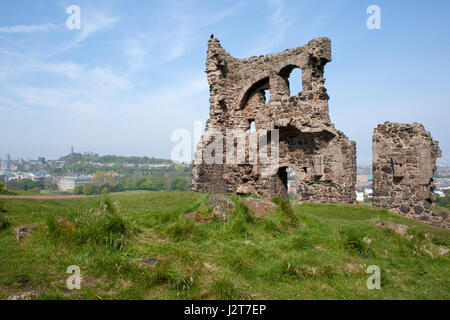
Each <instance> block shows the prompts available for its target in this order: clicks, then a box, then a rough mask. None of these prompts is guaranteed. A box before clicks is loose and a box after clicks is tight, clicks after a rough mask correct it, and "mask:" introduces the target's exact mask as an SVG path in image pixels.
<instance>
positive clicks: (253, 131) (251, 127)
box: [250, 120, 256, 133]
mask: <svg viewBox="0 0 450 320" xmlns="http://www.w3.org/2000/svg"><path fill="white" fill-rule="evenodd" d="M255 132H256V125H255V121H253V120H251V121H250V133H255Z"/></svg>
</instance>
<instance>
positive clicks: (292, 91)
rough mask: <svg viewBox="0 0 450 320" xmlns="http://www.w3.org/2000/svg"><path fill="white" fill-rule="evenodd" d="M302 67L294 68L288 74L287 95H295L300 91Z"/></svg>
mask: <svg viewBox="0 0 450 320" xmlns="http://www.w3.org/2000/svg"><path fill="white" fill-rule="evenodd" d="M302 81H303V80H302V69H300V68H294V69H293V70H292V71H291V74H290V75H289V79H288V83H289V95H290V96H296V95H298V94H299V93H300V92H302Z"/></svg>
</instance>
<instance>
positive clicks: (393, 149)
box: [372, 122, 448, 228]
mask: <svg viewBox="0 0 450 320" xmlns="http://www.w3.org/2000/svg"><path fill="white" fill-rule="evenodd" d="M372 154H373V183H374V185H373V204H374V206H376V207H380V208H385V209H388V210H390V211H393V212H397V213H399V214H401V215H404V216H407V217H409V218H414V219H418V220H421V221H424V222H427V223H430V224H434V225H435V226H439V227H444V228H446V227H447V226H448V224H447V221H446V220H445V218H444V217H440V216H436V215H433V213H432V208H431V206H432V201H433V194H432V191H433V187H434V185H433V176H434V171H435V170H436V158H438V157H440V156H441V150H440V149H439V146H438V142H437V141H435V140H433V138H432V137H431V134H430V133H429V132H428V131H426V130H425V128H424V127H423V125H421V124H419V123H414V124H400V123H392V122H385V123H384V124H382V125H379V126H378V127H377V128H376V129H375V130H374V134H373V150H372Z"/></svg>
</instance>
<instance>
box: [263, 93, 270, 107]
mask: <svg viewBox="0 0 450 320" xmlns="http://www.w3.org/2000/svg"><path fill="white" fill-rule="evenodd" d="M264 98H265V103H266V104H268V103H269V101H270V90H269V89H266V90H264Z"/></svg>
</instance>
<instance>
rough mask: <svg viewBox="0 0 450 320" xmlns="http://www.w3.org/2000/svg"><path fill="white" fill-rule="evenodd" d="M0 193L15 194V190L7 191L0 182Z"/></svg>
mask: <svg viewBox="0 0 450 320" xmlns="http://www.w3.org/2000/svg"><path fill="white" fill-rule="evenodd" d="M0 194H4V195H15V194H16V193H15V192H12V191H9V190H8V189H7V188H6V186H5V185H4V184H3V183H2V182H0Z"/></svg>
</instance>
